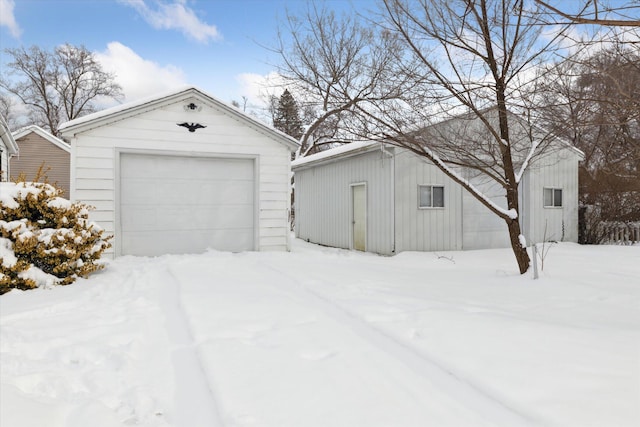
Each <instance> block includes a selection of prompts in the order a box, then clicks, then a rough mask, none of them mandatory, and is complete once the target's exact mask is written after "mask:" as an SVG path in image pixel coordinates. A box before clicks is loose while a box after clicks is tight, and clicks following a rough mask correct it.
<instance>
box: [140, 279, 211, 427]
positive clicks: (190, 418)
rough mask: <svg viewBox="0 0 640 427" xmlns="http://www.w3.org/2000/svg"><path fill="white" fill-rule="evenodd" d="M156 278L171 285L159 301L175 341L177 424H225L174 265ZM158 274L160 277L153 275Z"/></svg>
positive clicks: (193, 426) (204, 426)
mask: <svg viewBox="0 0 640 427" xmlns="http://www.w3.org/2000/svg"><path fill="white" fill-rule="evenodd" d="M151 275H152V277H149V279H148V280H155V279H156V278H157V281H158V282H159V283H161V284H163V285H167V286H169V287H170V289H168V291H164V292H163V291H160V292H159V293H158V294H159V302H160V307H161V308H162V311H163V313H164V314H165V316H166V330H167V334H168V336H169V340H170V341H171V343H172V344H173V346H174V347H173V348H172V349H171V359H172V361H173V366H174V379H175V385H174V387H175V389H174V395H175V398H174V402H175V408H174V410H175V422H173V425H175V426H176V427H222V426H223V423H222V419H221V417H220V413H219V409H218V404H217V402H216V399H215V393H214V392H213V390H212V388H211V384H209V382H208V376H207V372H206V371H205V369H204V365H203V363H202V359H201V357H200V354H199V351H198V348H197V344H196V343H195V342H194V338H193V331H192V329H191V326H190V325H189V321H188V319H187V316H186V315H185V312H184V306H183V304H182V302H181V299H180V282H179V280H178V279H177V278H176V277H175V275H174V274H173V273H172V271H171V268H170V267H169V268H162V269H159V270H157V271H154V272H153V273H151ZM153 276H156V277H153Z"/></svg>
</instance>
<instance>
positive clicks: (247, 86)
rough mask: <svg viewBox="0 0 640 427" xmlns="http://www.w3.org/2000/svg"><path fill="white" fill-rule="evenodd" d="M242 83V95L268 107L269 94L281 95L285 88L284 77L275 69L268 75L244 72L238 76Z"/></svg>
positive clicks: (255, 103) (240, 83)
mask: <svg viewBox="0 0 640 427" xmlns="http://www.w3.org/2000/svg"><path fill="white" fill-rule="evenodd" d="M236 80H237V81H238V83H239V85H240V94H241V96H246V97H247V98H248V99H249V103H250V104H252V105H257V106H260V107H266V106H267V102H268V99H269V96H271V95H275V96H278V97H279V96H280V95H282V92H283V91H284V88H285V86H286V85H285V80H284V78H283V77H282V76H281V75H280V74H278V73H277V72H275V71H272V72H270V73H269V74H267V75H262V74H256V73H242V74H239V75H237V76H236Z"/></svg>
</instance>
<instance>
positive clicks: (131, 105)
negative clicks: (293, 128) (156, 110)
mask: <svg viewBox="0 0 640 427" xmlns="http://www.w3.org/2000/svg"><path fill="white" fill-rule="evenodd" d="M187 92H195V93H197V94H200V95H201V96H205V97H207V98H209V99H211V100H212V101H214V102H215V103H216V104H218V105H219V106H220V107H222V108H224V109H226V110H227V111H229V112H231V113H234V114H236V115H239V116H241V117H242V118H244V119H245V120H248V121H250V122H251V123H253V124H255V125H257V126H259V127H261V128H263V129H265V130H268V131H269V132H271V133H274V134H276V135H278V136H279V137H280V138H282V139H284V140H285V141H286V142H287V144H289V145H290V148H292V149H296V148H297V147H298V146H299V143H298V141H296V140H295V139H294V138H292V137H291V136H289V135H287V134H286V133H284V132H281V131H279V130H278V129H275V128H274V127H272V126H269V125H268V124H266V123H264V122H262V121H260V120H258V119H256V118H255V117H252V116H250V115H248V114H247V113H245V112H244V111H242V110H240V109H238V108H236V107H234V106H232V105H229V104H227V103H226V102H223V101H221V100H220V99H218V98H216V97H215V96H213V95H211V94H209V93H207V92H205V91H203V90H201V89H199V88H197V87H195V86H192V85H188V86H182V87H179V88H177V89H173V90H170V91H167V92H163V93H160V94H156V95H153V96H148V97H144V98H140V99H137V100H135V101H132V102H128V103H125V104H121V105H116V106H114V107H111V108H107V109H105V110H102V111H97V112H95V113H92V114H87V115H86V116H82V117H79V118H77V119H74V120H71V121H68V122H65V123H63V124H61V125H60V126H59V127H58V130H60V131H62V132H64V131H69V130H70V129H72V128H78V127H80V126H82V125H85V124H88V123H90V122H94V121H99V120H102V119H106V118H107V117H110V116H115V115H125V114H126V113H127V112H133V111H136V110H138V109H140V108H143V107H144V106H147V105H153V104H156V103H160V102H162V101H163V100H165V99H167V98H171V97H173V96H177V95H180V94H183V93H187Z"/></svg>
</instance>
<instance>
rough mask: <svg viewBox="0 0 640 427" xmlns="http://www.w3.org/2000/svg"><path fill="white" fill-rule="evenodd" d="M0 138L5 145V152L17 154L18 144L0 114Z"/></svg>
mask: <svg viewBox="0 0 640 427" xmlns="http://www.w3.org/2000/svg"><path fill="white" fill-rule="evenodd" d="M0 140H2V144H3V145H4V146H5V147H7V153H8V154H9V155H10V156H11V155H14V154H18V144H16V141H15V140H14V139H13V135H11V131H10V130H9V125H7V122H5V121H4V117H2V115H0Z"/></svg>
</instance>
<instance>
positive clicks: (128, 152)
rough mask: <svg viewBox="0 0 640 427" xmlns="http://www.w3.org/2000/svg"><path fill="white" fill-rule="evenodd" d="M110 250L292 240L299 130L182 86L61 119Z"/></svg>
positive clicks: (79, 194)
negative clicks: (289, 131)
mask: <svg viewBox="0 0 640 427" xmlns="http://www.w3.org/2000/svg"><path fill="white" fill-rule="evenodd" d="M60 131H61V133H62V136H63V138H64V139H65V140H66V141H68V142H69V143H70V144H71V199H72V200H74V201H80V202H83V203H86V204H88V205H90V206H93V207H94V208H95V209H94V210H93V211H91V213H90V218H91V219H92V220H94V221H96V222H97V223H98V224H100V225H101V226H102V227H103V228H104V229H105V230H106V231H107V232H108V233H110V234H113V235H114V240H113V248H112V252H111V254H112V256H113V255H115V256H120V255H146V256H155V255H162V254H176V253H198V252H203V251H205V250H207V249H215V250H223V251H234V252H238V251H254V250H255V251H262V250H288V248H289V239H288V237H289V220H288V217H289V201H290V191H291V190H290V170H291V165H290V159H291V152H292V151H294V150H295V149H296V148H297V143H296V141H295V140H293V139H292V138H290V137H289V136H287V135H285V134H284V133H282V132H279V131H277V130H275V129H273V128H271V127H269V126H267V125H265V124H264V123H262V122H260V121H258V120H256V119H254V118H253V117H251V116H249V115H247V114H244V113H243V112H242V111H240V110H238V109H236V108H234V107H232V106H229V105H227V104H225V103H223V102H221V101H219V100H217V99H216V98H214V97H213V96H211V95H208V94H207V93H205V92H203V91H201V90H199V89H197V88H195V87H187V88H183V89H180V90H176V91H173V92H170V93H166V94H163V95H161V96H157V97H153V98H149V99H144V100H141V101H138V102H133V103H129V104H125V105H120V106H116V107H113V108H111V109H107V110H104V111H101V112H97V113H94V114H90V115H87V116H84V117H82V118H79V119H76V120H72V121H70V122H67V123H64V124H63V125H62V126H61V127H60Z"/></svg>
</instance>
